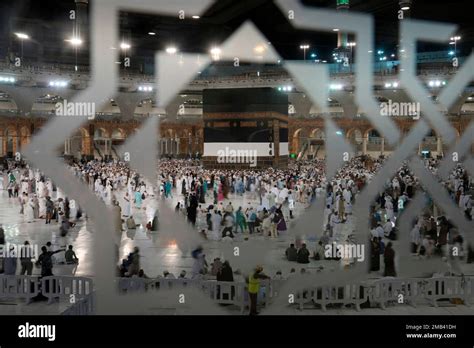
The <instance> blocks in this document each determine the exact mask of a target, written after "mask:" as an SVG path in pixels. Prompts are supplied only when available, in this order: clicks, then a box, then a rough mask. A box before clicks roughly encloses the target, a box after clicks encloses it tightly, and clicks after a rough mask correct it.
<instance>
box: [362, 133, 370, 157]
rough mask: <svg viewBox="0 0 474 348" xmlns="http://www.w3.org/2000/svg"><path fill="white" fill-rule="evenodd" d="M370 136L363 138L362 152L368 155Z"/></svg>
mask: <svg viewBox="0 0 474 348" xmlns="http://www.w3.org/2000/svg"><path fill="white" fill-rule="evenodd" d="M368 140H369V139H368V138H367V137H363V138H362V154H363V155H367V142H368Z"/></svg>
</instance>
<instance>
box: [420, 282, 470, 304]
mask: <svg viewBox="0 0 474 348" xmlns="http://www.w3.org/2000/svg"><path fill="white" fill-rule="evenodd" d="M466 279H467V281H466ZM423 285H424V291H423V295H424V297H425V298H426V299H427V300H428V301H430V302H431V304H432V305H433V306H434V307H438V302H437V301H438V300H441V299H449V300H452V299H462V300H463V302H464V303H466V304H468V303H469V298H472V296H473V294H472V290H473V289H472V282H471V279H470V278H462V277H443V278H429V279H424V280H423Z"/></svg>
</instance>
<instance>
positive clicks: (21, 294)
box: [0, 275, 39, 303]
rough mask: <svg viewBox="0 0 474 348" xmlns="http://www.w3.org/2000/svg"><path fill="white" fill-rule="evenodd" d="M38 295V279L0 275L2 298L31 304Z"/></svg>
mask: <svg viewBox="0 0 474 348" xmlns="http://www.w3.org/2000/svg"><path fill="white" fill-rule="evenodd" d="M38 294H39V278H38V277H32V276H19V275H18V276H13V275H12V276H7V275H0V298H20V299H25V300H26V303H30V302H31V300H32V298H33V297H35V296H37V295H38Z"/></svg>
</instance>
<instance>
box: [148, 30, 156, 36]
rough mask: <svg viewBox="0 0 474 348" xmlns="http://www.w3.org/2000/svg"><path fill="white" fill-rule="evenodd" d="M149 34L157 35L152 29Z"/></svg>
mask: <svg viewBox="0 0 474 348" xmlns="http://www.w3.org/2000/svg"><path fill="white" fill-rule="evenodd" d="M148 35H151V36H154V35H156V33H154V32H152V31H150V32H149V33H148Z"/></svg>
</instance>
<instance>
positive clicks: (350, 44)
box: [347, 42, 357, 47]
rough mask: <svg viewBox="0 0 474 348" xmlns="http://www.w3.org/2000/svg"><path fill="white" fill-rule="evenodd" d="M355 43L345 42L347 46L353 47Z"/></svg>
mask: <svg viewBox="0 0 474 348" xmlns="http://www.w3.org/2000/svg"><path fill="white" fill-rule="evenodd" d="M355 45H357V44H356V43H355V42H348V43H347V46H349V47H354V46H355Z"/></svg>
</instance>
